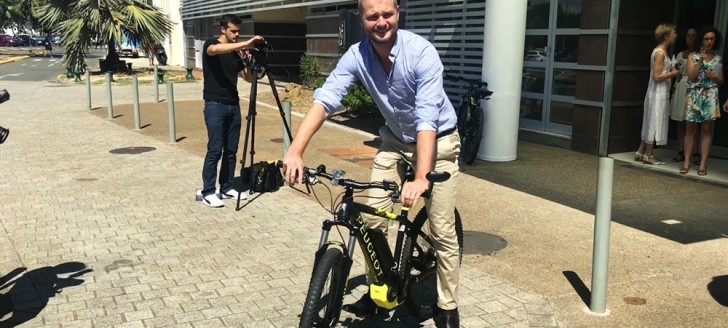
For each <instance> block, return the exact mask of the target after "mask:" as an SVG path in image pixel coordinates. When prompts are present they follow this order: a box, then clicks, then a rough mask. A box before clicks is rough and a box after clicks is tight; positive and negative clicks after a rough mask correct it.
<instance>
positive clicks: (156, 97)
mask: <svg viewBox="0 0 728 328" xmlns="http://www.w3.org/2000/svg"><path fill="white" fill-rule="evenodd" d="M158 71H159V67H158V66H157V65H154V78H153V79H154V82H153V83H154V101H155V102H159V83H157V72H158Z"/></svg>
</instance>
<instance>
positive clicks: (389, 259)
mask: <svg viewBox="0 0 728 328" xmlns="http://www.w3.org/2000/svg"><path fill="white" fill-rule="evenodd" d="M341 204H342V206H341V208H340V210H339V211H338V212H337V213H336V218H335V220H326V221H324V222H323V226H322V231H321V239H320V241H319V247H318V250H317V251H316V260H315V262H314V263H315V264H314V269H313V271H314V272H315V271H316V266H317V265H318V263H319V262H320V261H319V260H320V258H321V257H322V256H323V254H324V253H325V252H326V250H327V249H328V248H329V247H331V246H334V247H340V248H342V250H343V253H344V263H343V270H342V273H341V275H342V276H343V277H345V279H342V280H340V281H341V282H343V284H340V285H339V286H334V287H335V288H334V289H333V290H335V291H336V292H337V293H339V295H341V297H340V298H337V301H336V302H337V304H336V306H339V305H340V304H338V303H340V302H342V301H343V298H344V292H345V291H346V286H347V285H348V278H349V272H350V270H351V266H352V264H353V256H354V249H355V247H356V243H357V242H359V244H360V245H362V247H361V248H362V253H364V259H365V262H366V265H367V267H368V268H369V272H370V273H371V275H372V279H373V281H372V283H371V285H370V295H371V298H372V300H373V301H374V302H375V303H376V304H377V306H379V307H382V308H385V309H393V308H395V307H397V306H398V305H400V304H401V303H402V301H403V300H404V299H405V297H406V286H407V282H408V280H409V278H410V274H409V272H403V273H402V274H400V272H399V271H400V268H401V267H402V265H404V264H405V263H403V262H404V261H409V260H410V259H402V258H401V257H402V248H403V246H402V245H403V243H404V240H405V238H406V237H407V236H416V235H419V234H422V232H421V228H422V225H423V223H424V221H423V222H412V221H409V220H408V219H407V215H408V213H409V208H407V207H401V211H400V213H399V214H396V213H394V212H390V211H386V210H383V209H376V208H373V207H370V206H367V205H364V204H360V203H357V202H354V191H353V188H346V190H345V191H344V197H343V199H342V202H341ZM361 213H366V214H371V215H375V216H377V217H381V218H385V219H389V220H393V221H397V222H399V224H400V226H399V229H398V232H397V240H396V244H395V247H394V254H392V252H391V250H390V248H389V244H388V243H387V241H386V237H385V236H384V235H383V234H381V231H379V230H374V229H367V228H366V226H365V224H364V221H363V219H362V216H361ZM334 226H343V227H345V228H347V229H348V230H349V240H348V242H347V243H346V244H343V243H341V242H338V241H330V240H329V238H328V237H329V232H330V231H331V228H332V227H334ZM378 234H379V236H378ZM382 243H384V244H382ZM410 247H412V248H413V249H414V245H410ZM409 254H412V250H410V252H409ZM395 259H396V260H395Z"/></svg>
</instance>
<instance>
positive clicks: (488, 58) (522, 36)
mask: <svg viewBox="0 0 728 328" xmlns="http://www.w3.org/2000/svg"><path fill="white" fill-rule="evenodd" d="M527 9H528V1H527V0H508V1H486V2H485V35H484V38H483V81H485V82H488V88H489V89H490V90H491V91H493V96H492V97H491V98H490V100H488V101H482V102H481V107H482V109H483V110H484V114H485V115H483V118H484V120H483V125H484V126H483V137H482V139H481V141H480V150H478V158H479V159H482V160H486V161H491V162H508V161H512V160H515V159H516V149H517V147H518V120H519V116H518V113H519V107H520V104H521V76H522V75H523V50H524V43H525V41H526V11H527Z"/></svg>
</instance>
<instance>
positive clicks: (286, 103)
mask: <svg viewBox="0 0 728 328" xmlns="http://www.w3.org/2000/svg"><path fill="white" fill-rule="evenodd" d="M281 107H282V108H283V115H284V116H285V122H284V124H285V125H283V157H286V153H288V148H289V147H291V139H290V138H289V137H288V131H287V130H286V125H288V126H291V101H290V100H288V99H284V100H283V101H281Z"/></svg>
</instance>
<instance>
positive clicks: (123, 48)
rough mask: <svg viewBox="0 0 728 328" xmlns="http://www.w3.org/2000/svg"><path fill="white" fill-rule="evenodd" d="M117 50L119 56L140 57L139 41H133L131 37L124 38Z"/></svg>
mask: <svg viewBox="0 0 728 328" xmlns="http://www.w3.org/2000/svg"><path fill="white" fill-rule="evenodd" d="M116 52H117V53H118V54H119V56H127V57H128V56H131V57H134V58H137V57H139V43H134V42H131V41H130V40H129V39H127V38H124V41H123V42H121V45H118V44H117V46H116Z"/></svg>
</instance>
